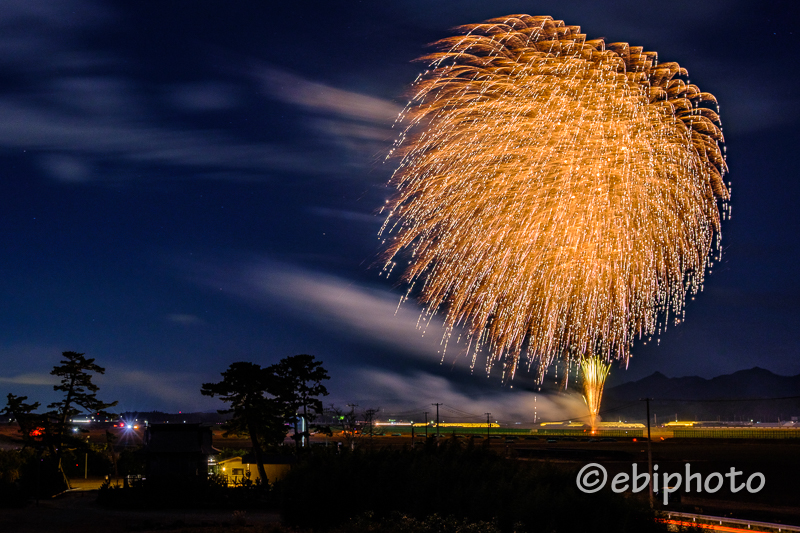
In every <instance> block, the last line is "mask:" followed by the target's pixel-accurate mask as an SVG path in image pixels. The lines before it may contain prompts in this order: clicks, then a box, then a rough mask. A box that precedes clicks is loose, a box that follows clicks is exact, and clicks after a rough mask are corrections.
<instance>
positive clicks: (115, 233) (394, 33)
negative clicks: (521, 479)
mask: <svg viewBox="0 0 800 533" xmlns="http://www.w3.org/2000/svg"><path fill="white" fill-rule="evenodd" d="M511 13H528V14H531V15H551V16H553V17H554V18H556V19H563V20H564V21H565V22H566V23H567V24H573V25H580V26H582V28H583V31H584V32H585V33H587V34H588V38H590V39H591V38H597V37H606V39H607V42H614V41H627V42H630V43H631V44H632V45H641V46H644V47H645V50H655V51H657V52H658V53H659V59H660V61H662V62H663V61H677V62H679V63H680V64H681V66H683V67H686V68H687V69H688V71H689V75H690V77H691V81H692V83H695V84H697V85H698V86H699V87H700V88H701V90H703V91H707V92H710V93H712V94H714V95H715V96H716V97H717V98H718V100H719V102H720V110H721V117H722V121H723V127H724V134H725V136H726V141H727V142H726V145H727V154H728V165H729V167H730V174H729V175H728V176H726V181H727V180H730V181H732V183H733V188H732V192H733V200H732V207H733V209H732V213H733V219H732V220H731V221H726V222H724V223H723V245H724V256H723V262H722V264H721V265H719V266H715V268H714V271H713V273H712V274H711V275H710V276H708V277H707V282H706V285H705V291H704V292H702V293H700V294H699V295H698V296H697V297H696V300H695V301H691V302H689V305H688V309H687V313H686V322H685V323H684V324H681V325H680V326H678V327H670V328H669V329H668V331H667V333H666V334H664V335H662V336H661V342H660V345H658V346H656V343H655V342H652V343H650V344H648V345H646V346H645V345H642V344H641V343H637V344H636V345H635V346H634V347H633V350H632V352H633V354H634V357H633V359H632V360H631V362H630V366H629V368H628V370H627V371H626V370H624V369H618V368H616V367H615V368H614V369H612V378H611V383H620V382H623V381H629V380H632V379H639V378H641V377H644V376H646V375H649V374H651V373H653V372H654V371H656V370H658V371H661V372H663V373H664V374H666V375H668V376H684V375H700V376H703V377H713V376H716V375H720V374H725V373H730V372H734V371H737V370H741V369H747V368H752V367H754V366H760V367H763V368H766V369H769V370H771V371H773V372H775V373H778V374H784V375H793V374H798V373H800V358H798V352H799V351H800V350H799V349H798V346H800V313H799V311H800V304H798V302H799V301H800V282H798V279H800V276H798V274H797V268H798V267H797V265H798V264H800V246H799V245H800V242H799V241H798V234H797V232H798V229H799V228H800V219H799V218H798V217H799V216H800V211H798V209H797V207H796V206H797V198H798V193H800V181H799V180H798V164H797V154H798V150H800V133H798V128H797V125H798V122H799V121H800V89H798V87H800V74H799V72H800V71H799V70H798V68H797V64H798V60H797V52H798V50H800V47H799V46H798V45H800V40H799V39H798V32H800V25H799V24H798V23H799V22H800V5H799V4H797V3H796V2H766V3H765V2H734V1H728V0H726V1H705V0H704V1H702V2H700V1H697V0H691V1H679V2H638V1H637V2H613V3H605V2H596V1H586V2H568V1H564V0H560V1H553V2H544V1H542V2H503V1H492V2H487V1H483V2H477V1H463V0H459V1H437V2H432V1H430V0H415V1H402V2H401V1H397V2H355V1H339V2H337V1H332V2H330V1H329V2H319V3H316V2H283V3H279V2H261V1H258V2H257V1H250V2H244V1H242V2H222V1H213V2H211V1H198V0H192V1H169V2H163V1H159V2H155V1H137V2H120V1H118V2H90V1H85V0H61V1H59V2H53V1H49V0H41V1H34V0H7V1H5V2H3V7H2V9H0V172H1V173H2V179H0V187H2V193H0V194H1V195H0V197H2V198H3V207H2V209H0V231H2V233H1V234H0V243H2V249H3V254H2V257H3V259H2V277H0V298H1V299H2V302H3V305H2V306H1V307H0V321H1V323H2V328H0V393H2V396H5V394H7V393H8V392H13V393H15V394H25V395H27V396H29V397H30V398H31V399H33V400H39V401H42V402H43V403H46V402H49V401H53V399H54V396H53V392H52V383H53V379H52V376H49V375H48V373H49V371H50V369H51V368H52V367H53V366H54V365H55V364H57V363H58V361H59V358H60V355H61V352H62V351H66V350H74V351H78V352H85V353H86V355H87V357H94V358H96V360H97V363H99V364H100V365H102V366H105V367H106V369H107V371H106V375H105V376H102V377H101V378H100V379H98V380H97V381H98V383H99V384H100V385H101V389H100V397H101V398H102V399H108V400H111V399H118V400H120V405H119V407H118V409H120V410H141V411H144V410H151V409H161V410H167V411H178V410H183V411H193V410H213V409H216V408H219V407H221V404H220V403H219V401H218V400H214V399H209V398H205V397H202V396H201V395H200V385H201V384H202V383H203V382H209V381H217V380H219V373H220V372H222V371H223V370H225V369H226V368H227V366H228V365H229V364H230V363H232V362H235V361H252V362H256V363H259V364H262V365H268V364H271V363H274V362H277V361H278V360H280V359H281V358H283V357H286V356H288V355H294V354H298V353H310V354H313V355H315V356H317V357H318V358H319V359H321V360H322V361H323V362H324V366H325V367H326V368H327V369H328V370H329V372H330V374H331V377H332V379H331V381H330V382H328V387H329V390H330V391H331V396H330V397H329V398H327V399H326V403H330V402H335V403H336V404H338V405H343V404H344V403H347V402H355V403H358V404H359V405H361V406H362V407H384V408H387V407H390V406H401V407H403V408H404V410H406V409H405V408H407V410H411V409H415V408H418V407H419V408H420V409H421V408H422V407H424V406H429V404H430V403H431V402H444V403H447V404H448V405H452V406H460V407H459V408H460V409H463V410H465V411H467V412H475V413H482V412H485V411H486V410H491V411H493V412H503V413H507V414H508V416H512V414H513V415H514V416H518V417H523V418H524V419H529V418H531V417H530V416H529V415H528V413H530V406H531V402H532V401H533V400H532V398H533V395H532V394H531V393H530V392H528V391H529V390H535V388H534V384H533V383H532V380H531V379H530V375H528V376H525V375H524V372H523V375H521V376H518V378H517V379H516V380H515V381H514V383H513V385H515V387H514V388H513V389H512V388H511V387H510V386H506V387H503V386H502V385H501V383H500V379H499V376H495V375H493V376H491V377H490V378H489V379H487V376H486V373H485V372H484V371H483V370H481V363H480V362H479V364H478V365H477V367H476V370H475V372H474V374H470V371H469V361H468V360H466V359H465V358H464V357H463V356H462V357H459V354H458V351H457V350H453V351H452V352H450V351H448V355H447V357H446V359H445V361H444V362H443V363H442V364H440V357H441V356H440V354H439V353H438V350H439V340H440V336H441V330H439V329H437V328H436V326H435V325H434V326H432V327H431V328H429V330H428V331H427V332H426V334H425V336H424V337H423V336H422V332H421V331H420V330H417V329H416V323H417V317H418V315H419V308H418V307H417V306H416V305H415V304H414V303H413V302H411V301H409V302H407V303H406V304H404V305H403V306H402V307H401V308H400V310H399V311H398V312H397V313H396V314H395V309H396V307H397V303H398V301H399V298H400V296H401V295H402V294H403V287H401V286H397V285H396V283H397V276H396V275H395V276H393V278H394V279H393V280H392V279H390V280H388V281H387V280H386V279H385V278H383V277H379V276H378V273H379V271H380V269H379V268H376V267H375V265H376V263H377V261H378V253H379V252H380V241H379V239H378V235H377V233H378V230H379V228H380V225H381V222H382V218H380V217H378V216H376V212H377V209H378V208H379V207H380V206H381V205H382V204H383V203H384V202H385V200H386V198H387V197H388V196H389V195H390V194H391V191H390V189H388V188H387V187H386V182H387V179H388V177H389V175H390V174H391V171H392V170H393V164H394V163H392V162H389V163H385V162H384V158H385V155H386V153H387V150H388V147H389V146H390V144H391V142H392V140H393V139H394V136H395V135H396V130H393V129H392V123H393V121H394V119H395V117H396V115H397V113H398V112H399V110H400V109H401V108H402V106H403V105H404V104H405V99H404V97H403V93H404V91H405V89H406V88H407V86H408V84H409V83H410V82H411V81H413V79H414V78H415V77H416V75H417V73H418V72H419V70H420V68H421V65H420V64H418V63H412V60H413V59H414V58H416V57H418V56H420V55H422V54H423V53H424V52H425V51H426V48H425V44H426V43H430V42H433V41H435V40H437V39H439V38H443V37H446V36H447V35H449V33H448V28H451V27H453V26H455V25H459V24H466V23H473V22H479V21H481V20H484V19H487V18H491V17H498V16H502V15H507V14H511ZM559 402H561V403H559ZM537 405H538V408H539V409H542V410H544V411H546V410H547V408H548V406H550V407H553V408H554V409H553V410H552V412H551V414H552V416H554V417H558V416H560V415H562V414H565V413H569V412H571V411H570V409H574V408H575V406H574V405H573V406H570V405H567V404H564V403H563V400H558V399H548V398H547V397H541V398H539V399H538V404H537Z"/></svg>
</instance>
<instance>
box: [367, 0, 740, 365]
mask: <svg viewBox="0 0 800 533" xmlns="http://www.w3.org/2000/svg"><path fill="white" fill-rule="evenodd" d="M456 31H457V32H458V35H456V36H453V37H449V38H446V39H442V40H441V41H439V42H437V43H435V44H434V46H435V47H436V49H437V50H438V51H437V52H435V53H432V54H430V55H426V56H424V57H422V58H421V59H420V60H421V61H425V62H427V63H428V64H429V66H428V68H427V70H425V72H424V73H422V74H420V76H419V77H418V78H417V80H416V81H415V83H414V84H413V86H412V89H411V99H410V102H409V105H408V106H407V107H406V109H405V111H404V112H403V114H402V115H401V117H400V119H399V121H400V122H401V124H402V125H403V130H402V134H401V135H400V136H399V138H398V141H397V142H396V144H395V146H394V148H393V150H392V154H391V155H392V156H395V157H397V158H398V160H399V164H398V168H397V170H396V171H395V173H394V175H393V178H392V183H393V185H395V186H396V187H397V190H398V192H397V194H396V195H395V196H394V198H393V199H391V200H390V201H389V202H388V204H387V208H388V217H387V220H386V223H385V224H384V227H383V229H382V230H381V233H382V235H384V236H385V237H386V239H385V241H386V242H387V246H388V248H387V261H386V265H385V270H387V271H391V269H392V268H393V267H394V266H395V264H396V262H397V261H399V260H400V259H399V258H400V257H403V255H402V254H401V252H403V251H405V252H404V253H408V254H409V255H410V257H403V260H404V261H405V260H406V259H408V260H409V264H408V267H407V269H406V270H405V272H404V278H403V279H404V281H407V282H408V283H409V293H408V294H412V293H413V292H414V286H415V283H417V282H419V283H418V285H420V286H419V287H418V295H419V298H420V299H421V301H422V302H423V303H424V304H425V308H426V312H427V313H430V314H432V313H435V312H437V311H439V310H444V311H445V312H446V318H445V324H446V327H447V333H446V334H445V339H444V343H445V347H446V344H447V342H448V341H449V340H450V337H451V336H452V333H453V331H454V328H456V327H458V326H461V327H464V328H465V329H466V331H467V332H468V335H469V338H470V343H469V347H468V348H467V351H468V353H472V357H473V359H472V361H473V365H474V363H475V354H477V353H478V352H479V351H481V349H484V348H485V349H487V350H488V352H489V354H490V357H488V358H487V370H490V369H491V365H492V362H493V361H497V360H502V359H504V360H505V362H506V364H505V365H504V372H503V377H504V378H506V377H513V375H514V373H515V371H516V369H517V368H518V363H519V361H520V358H521V356H522V355H523V354H527V357H528V364H531V363H534V362H536V363H537V367H538V369H539V372H540V375H541V373H543V372H544V369H546V367H547V366H548V365H549V364H550V363H551V362H552V361H553V360H554V359H555V358H559V357H561V356H565V357H566V358H567V359H570V358H571V357H572V356H570V355H569V354H573V355H574V357H576V358H577V359H583V358H586V357H600V358H601V359H603V360H606V361H610V360H612V359H619V360H621V361H622V362H624V363H625V364H627V361H628V358H629V357H630V347H631V345H632V343H633V341H634V339H635V338H636V337H637V336H638V337H641V336H642V335H644V336H651V335H654V334H659V333H661V330H662V328H665V327H666V324H667V323H668V322H669V321H674V322H675V323H678V322H680V321H681V319H682V318H683V315H684V312H685V311H684V301H685V298H686V294H687V293H692V294H693V293H696V292H697V291H698V290H700V289H702V284H703V278H704V275H705V273H706V269H707V268H710V267H711V265H712V264H713V261H714V260H718V259H719V253H720V247H719V229H720V220H721V218H724V217H725V216H726V214H729V206H728V204H727V200H728V198H729V190H728V189H727V188H726V186H725V183H724V182H723V176H724V175H725V173H726V171H727V167H726V164H725V156H724V147H722V143H723V141H724V140H723V136H722V131H721V124H720V120H719V116H718V112H719V109H718V106H717V102H716V99H715V98H714V96H712V95H711V94H709V93H705V92H701V91H700V89H698V87H697V86H695V85H693V84H691V83H690V82H689V80H688V74H687V71H686V70H685V69H684V68H681V67H680V66H679V65H678V64H677V63H659V62H658V60H657V54H656V53H655V52H645V51H643V48H642V47H638V46H629V45H628V44H627V43H605V42H604V41H603V40H602V39H596V40H586V36H585V35H584V34H582V33H581V30H580V27H579V26H567V25H565V24H564V22H563V21H558V20H553V19H552V18H551V17H532V16H528V15H510V16H507V17H502V18H497V19H491V20H488V21H486V22H484V23H481V24H473V25H467V26H461V27H459V28H457V29H456ZM715 234H716V237H715ZM406 297H408V295H407V296H406Z"/></svg>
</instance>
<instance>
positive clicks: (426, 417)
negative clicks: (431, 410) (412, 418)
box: [425, 411, 428, 441]
mask: <svg viewBox="0 0 800 533" xmlns="http://www.w3.org/2000/svg"><path fill="white" fill-rule="evenodd" d="M425 440H426V441H427V440H428V411H425Z"/></svg>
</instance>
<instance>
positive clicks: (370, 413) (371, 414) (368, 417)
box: [367, 409, 378, 451]
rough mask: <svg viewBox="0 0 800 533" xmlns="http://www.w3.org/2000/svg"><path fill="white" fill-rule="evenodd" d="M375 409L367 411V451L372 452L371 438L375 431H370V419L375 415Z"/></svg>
mask: <svg viewBox="0 0 800 533" xmlns="http://www.w3.org/2000/svg"><path fill="white" fill-rule="evenodd" d="M377 412H378V411H377V410H376V409H367V420H369V449H370V451H372V442H373V441H372V437H373V436H374V434H375V431H373V429H372V417H373V416H374V415H375V413H377Z"/></svg>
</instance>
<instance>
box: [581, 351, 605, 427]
mask: <svg viewBox="0 0 800 533" xmlns="http://www.w3.org/2000/svg"><path fill="white" fill-rule="evenodd" d="M580 366H581V373H582V374H583V399H584V400H585V401H586V407H588V408H589V425H591V426H592V429H595V428H596V427H597V413H598V412H599V411H600V401H601V400H602V399H603V386H604V385H605V383H606V378H607V377H608V370H609V369H610V368H611V363H607V362H606V361H605V360H604V359H603V358H602V357H598V356H589V357H584V358H583V359H581V362H580Z"/></svg>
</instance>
